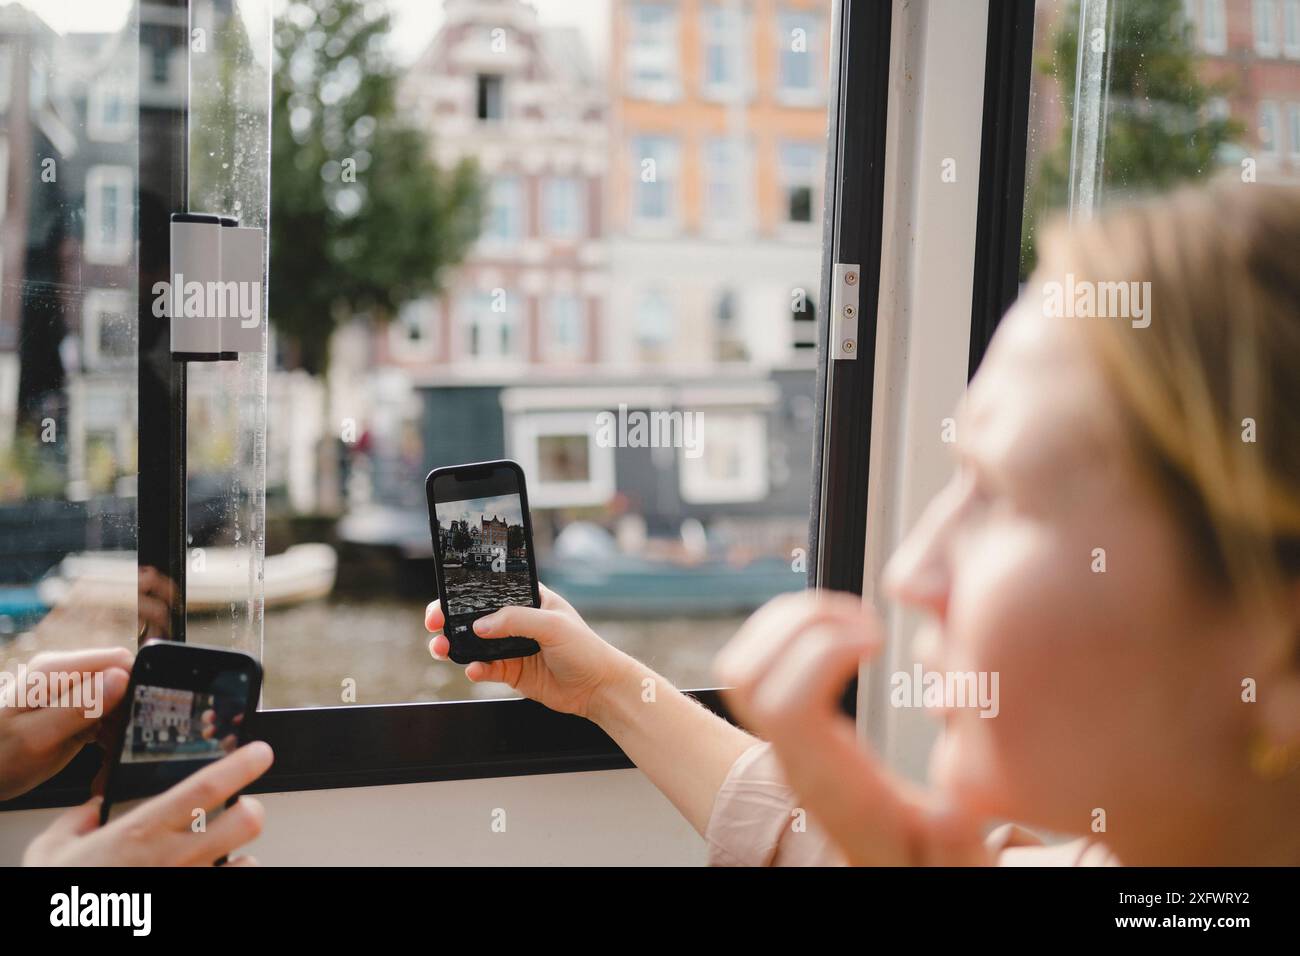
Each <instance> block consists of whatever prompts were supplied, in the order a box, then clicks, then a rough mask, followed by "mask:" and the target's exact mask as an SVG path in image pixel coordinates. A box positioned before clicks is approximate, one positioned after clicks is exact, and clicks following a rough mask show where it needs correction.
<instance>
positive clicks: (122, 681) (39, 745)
mask: <svg viewBox="0 0 1300 956" xmlns="http://www.w3.org/2000/svg"><path fill="white" fill-rule="evenodd" d="M81 673H82V672H80V671H76V672H70V673H69V674H68V677H67V683H66V684H64V686H63V687H62V689H61V693H60V696H59V699H58V700H51V701H49V706H46V707H37V708H32V709H30V710H27V711H25V712H22V713H20V714H18V715H17V716H18V717H19V719H20V720H22V722H23V731H22V732H23V734H24V735H25V736H26V738H27V741H28V743H29V744H30V745H31V747H32V748H33V749H34V750H36V751H37V752H40V753H53V752H55V751H57V750H59V749H60V748H62V747H68V746H72V745H77V746H79V745H81V744H85V743H89V742H90V741H91V740H93V739H94V738H95V734H96V733H97V731H98V729H99V727H100V722H101V719H102V718H103V716H104V715H105V714H109V713H112V711H113V709H114V708H116V707H117V705H118V704H119V703H120V702H121V700H122V697H123V696H124V695H125V694H126V687H127V684H128V683H129V681H130V677H129V676H128V675H127V672H126V671H124V670H122V669H121V668H119V667H110V668H108V669H107V670H106V671H104V675H103V684H102V697H101V696H100V695H99V694H98V693H96V692H95V690H94V689H93V686H92V687H85V686H83V685H84V684H85V682H84V681H83V680H82V679H81ZM92 680H93V677H92ZM88 714H91V715H94V716H88Z"/></svg>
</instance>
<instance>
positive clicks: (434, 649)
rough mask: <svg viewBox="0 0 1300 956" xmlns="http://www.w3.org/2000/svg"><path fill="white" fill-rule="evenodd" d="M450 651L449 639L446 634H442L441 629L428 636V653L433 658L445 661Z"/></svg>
mask: <svg viewBox="0 0 1300 956" xmlns="http://www.w3.org/2000/svg"><path fill="white" fill-rule="evenodd" d="M450 653H451V641H449V640H447V635H446V634H443V633H442V631H439V632H438V633H437V634H435V635H433V637H431V638H429V654H430V656H432V657H433V659H434V660H437V661H445V660H447V659H448V657H447V655H449V654H450Z"/></svg>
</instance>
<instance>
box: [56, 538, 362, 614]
mask: <svg viewBox="0 0 1300 956" xmlns="http://www.w3.org/2000/svg"><path fill="white" fill-rule="evenodd" d="M250 558H251V554H250V552H249V550H248V549H247V548H203V549H202V550H201V551H196V552H192V553H191V559H190V566H189V568H188V570H187V572H186V580H185V588H186V607H187V609H188V610H189V611H191V612H196V611H197V612H203V611H219V610H224V609H226V608H229V607H230V605H231V604H239V603H243V602H245V601H247V599H248V595H249V594H250V593H252V592H254V591H255V590H256V588H255V585H256V581H255V580H254V569H253V567H252V566H251V561H250ZM263 568H264V574H263V580H264V588H265V606H266V607H268V608H272V607H284V606H287V605H293V604H301V603H303V602H304V601H310V600H312V599H314V598H322V597H326V596H328V595H329V593H330V592H331V591H332V590H333V589H334V579H335V576H336V574H337V572H338V555H337V554H336V553H335V551H334V549H333V548H332V547H330V546H329V545H327V544H319V543H308V544H296V545H294V546H293V547H291V548H289V550H287V551H285V552H283V553H281V554H273V555H270V556H269V557H267V558H266V559H265V562H264V565H263ZM138 575H139V572H138V567H137V564H136V554H135V552H134V551H88V552H83V553H81V554H70V555H68V556H67V557H66V558H64V559H63V561H62V562H61V563H60V564H59V566H58V568H57V569H56V570H55V571H53V572H51V573H50V574H49V575H47V576H46V577H45V578H44V579H43V580H41V581H40V582H39V584H38V585H37V591H38V593H39V594H40V597H41V599H42V600H43V601H45V603H46V604H48V605H50V606H51V607H57V606H58V605H59V604H61V603H63V602H65V601H67V600H69V599H70V597H71V595H72V594H73V593H74V591H75V593H76V599H77V600H78V601H80V602H84V603H87V604H94V605H97V606H109V607H116V606H120V607H130V608H134V607H135V603H136V588H137V586H138Z"/></svg>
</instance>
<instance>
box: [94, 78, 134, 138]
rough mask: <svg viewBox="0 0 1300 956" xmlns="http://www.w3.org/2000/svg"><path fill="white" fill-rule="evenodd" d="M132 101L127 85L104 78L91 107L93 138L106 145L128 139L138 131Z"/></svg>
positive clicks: (97, 86)
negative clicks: (132, 133)
mask: <svg viewBox="0 0 1300 956" xmlns="http://www.w3.org/2000/svg"><path fill="white" fill-rule="evenodd" d="M132 99H134V97H129V95H128V92H127V87H126V84H125V83H124V82H123V81H121V80H119V79H117V78H116V77H103V78H102V79H101V80H100V82H97V83H95V84H94V85H93V86H92V87H91V88H90V100H89V103H88V105H87V117H86V131H87V133H88V134H89V135H90V137H91V138H92V139H96V140H100V141H105V142H119V141H121V140H122V139H125V138H126V137H127V136H128V135H129V134H130V133H131V132H132V130H134V129H135V124H134V122H133V121H132V118H131V114H130V108H131V100H132Z"/></svg>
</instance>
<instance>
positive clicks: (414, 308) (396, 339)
mask: <svg viewBox="0 0 1300 956" xmlns="http://www.w3.org/2000/svg"><path fill="white" fill-rule="evenodd" d="M437 335H438V307H437V305H436V304H435V303H434V302H433V300H431V299H417V300H415V301H414V302H407V303H406V304H405V305H403V306H402V308H401V311H399V312H398V313H397V318H396V319H394V320H393V322H392V324H391V325H390V326H389V328H388V336H389V342H390V344H391V347H392V351H393V354H394V355H395V356H396V357H398V358H410V359H414V358H422V359H423V358H431V357H432V356H433V355H434V353H435V352H436V351H437Z"/></svg>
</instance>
